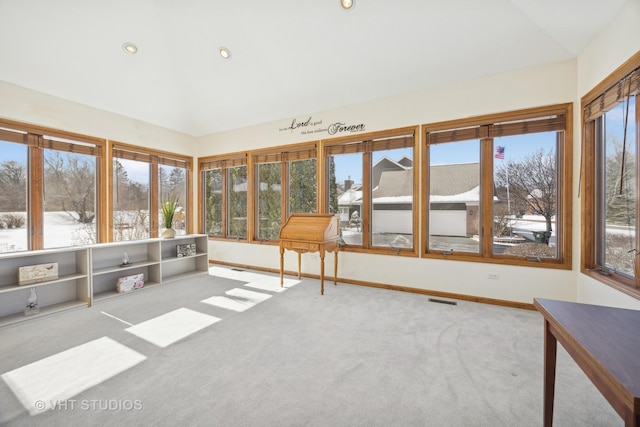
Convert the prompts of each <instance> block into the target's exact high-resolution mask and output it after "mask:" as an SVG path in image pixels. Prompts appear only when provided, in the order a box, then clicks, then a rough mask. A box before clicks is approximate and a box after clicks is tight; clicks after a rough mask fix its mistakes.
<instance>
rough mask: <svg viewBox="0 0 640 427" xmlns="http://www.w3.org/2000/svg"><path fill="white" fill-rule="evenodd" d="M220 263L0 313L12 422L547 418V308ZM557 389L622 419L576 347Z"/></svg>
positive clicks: (590, 419)
mask: <svg viewBox="0 0 640 427" xmlns="http://www.w3.org/2000/svg"><path fill="white" fill-rule="evenodd" d="M212 272H213V273H214V274H216V275H215V276H198V277H194V278H192V279H188V280H185V281H183V282H179V283H168V284H163V285H159V286H156V287H154V288H149V289H145V290H142V291H136V292H135V293H132V294H130V295H123V296H120V297H117V298H113V299H110V300H106V301H103V302H99V303H96V304H95V305H94V306H93V307H91V308H89V309H77V310H72V311H67V312H63V313H59V314H56V315H52V316H45V317H42V318H38V319H32V320H30V321H27V322H23V323H20V324H17V325H13V326H8V327H4V328H0V354H1V355H2V356H1V357H0V375H1V376H2V381H0V425H2V426H74V425H77V426H79V425H82V426H90V425H96V426H98V425H99V426H109V425H113V426H123V425H137V426H154V425H163V426H166V425H175V426H191V425H208V426H368V427H369V426H487V427H494V426H518V427H520V426H540V425H542V363H543V361H542V357H543V338H542V317H541V316H540V315H539V314H538V313H537V312H535V311H526V310H518V309H512V308H505V307H498V306H491V305H484V304H477V303H471V302H466V301H458V302H457V305H448V304H440V303H435V302H429V298H428V297H427V296H424V295H416V294H410V293H403V292H396V291H388V290H382V289H374V288H366V287H359V286H353V285H345V284H338V286H334V285H333V284H332V282H328V283H325V295H324V296H321V295H320V292H319V282H318V281H317V280H311V279H303V280H302V282H301V283H298V284H296V282H297V281H295V280H293V279H292V278H287V284H286V290H284V291H283V292H279V291H280V289H278V287H277V285H275V286H274V283H275V284H277V283H279V280H278V279H279V278H278V277H276V275H271V274H265V273H257V272H240V271H236V270H233V269H226V268H220V267H213V268H212ZM203 301H207V302H203ZM181 334H182V335H181ZM32 400H33V401H32ZM555 402H556V403H555V406H556V409H555V426H558V427H561V426H571V427H573V426H577V425H580V426H610V425H611V426H618V425H620V426H621V425H623V422H622V420H621V419H620V418H619V417H618V416H617V414H616V413H615V412H614V411H613V409H612V408H611V407H610V406H609V404H608V403H607V402H606V401H605V400H604V398H603V397H602V396H601V395H600V394H599V392H598V391H597V389H596V388H595V387H594V386H593V385H592V384H591V382H590V381H589V380H588V379H587V378H586V376H585V375H584V374H583V373H582V371H581V370H580V369H579V368H578V367H577V366H576V365H575V363H574V362H573V361H572V359H571V358H570V357H569V356H568V355H567V354H566V353H565V352H564V350H563V349H562V348H560V349H559V354H558V368H557V383H556V401H555Z"/></svg>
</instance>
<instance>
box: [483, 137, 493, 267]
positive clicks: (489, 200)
mask: <svg viewBox="0 0 640 427" xmlns="http://www.w3.org/2000/svg"><path fill="white" fill-rule="evenodd" d="M480 147H481V148H480V256H481V257H483V258H485V257H486V258H490V257H492V255H493V234H494V233H493V188H494V185H493V168H494V158H493V138H483V139H481V140H480Z"/></svg>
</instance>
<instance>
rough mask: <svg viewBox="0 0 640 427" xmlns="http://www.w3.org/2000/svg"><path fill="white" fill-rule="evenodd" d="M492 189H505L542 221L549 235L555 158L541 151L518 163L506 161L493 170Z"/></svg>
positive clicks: (554, 200)
mask: <svg viewBox="0 0 640 427" xmlns="http://www.w3.org/2000/svg"><path fill="white" fill-rule="evenodd" d="M495 181H496V182H495V185H496V186H500V187H507V186H508V187H509V194H510V197H512V198H513V199H514V200H516V201H517V202H519V203H521V204H522V205H524V206H526V207H527V209H528V210H530V211H531V212H533V213H535V214H538V215H541V216H543V217H544V218H545V220H546V226H547V232H551V229H552V228H551V224H552V221H551V220H552V218H553V216H554V215H555V214H556V209H557V179H556V156H555V154H554V152H553V151H549V152H547V153H545V152H544V150H543V149H539V150H537V151H536V152H534V153H532V154H530V155H528V156H525V157H523V158H522V159H519V160H509V161H508V162H506V163H505V164H503V165H500V166H498V167H497V168H496V173H495Z"/></svg>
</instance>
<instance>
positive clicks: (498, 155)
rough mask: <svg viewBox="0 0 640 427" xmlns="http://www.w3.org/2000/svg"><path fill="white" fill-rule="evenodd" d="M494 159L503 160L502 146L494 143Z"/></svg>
mask: <svg viewBox="0 0 640 427" xmlns="http://www.w3.org/2000/svg"><path fill="white" fill-rule="evenodd" d="M495 158H496V159H501V160H504V147H501V146H499V145H496V155H495Z"/></svg>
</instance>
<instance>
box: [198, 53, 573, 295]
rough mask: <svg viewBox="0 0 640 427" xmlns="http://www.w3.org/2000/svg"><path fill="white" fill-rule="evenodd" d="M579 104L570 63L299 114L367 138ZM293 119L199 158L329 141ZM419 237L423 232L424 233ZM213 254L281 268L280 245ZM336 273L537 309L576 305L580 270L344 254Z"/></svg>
mask: <svg viewBox="0 0 640 427" xmlns="http://www.w3.org/2000/svg"><path fill="white" fill-rule="evenodd" d="M576 99H577V94H576V61H566V62H562V63H556V64H550V65H547V66H542V67H537V68H530V69H525V70H518V71H514V72H509V73H504V74H500V75H493V76H488V77H484V78H481V79H477V80H472V81H467V82H463V83H459V84H452V85H447V86H441V87H437V88H430V89H425V90H421V91H416V92H413V93H410V94H406V95H403V96H397V97H393V98H388V99H383V100H377V101H372V102H367V103H363V104H358V105H352V106H348V107H344V108H341V109H338V110H333V111H326V112H318V113H301V114H300V116H298V117H296V119H297V120H298V121H300V120H305V119H307V118H308V117H309V116H311V117H312V120H314V121H320V120H322V123H323V125H325V124H328V123H333V122H336V121H342V122H347V123H353V124H356V123H364V124H365V125H366V129H365V132H372V131H377V130H384V129H392V128H397V127H404V126H415V125H419V124H424V123H433V122H437V121H442V120H451V119H460V118H464V117H467V116H475V115H483V114H491V113H498V112H505V111H511V110H517V109H523V108H529V107H539V106H545V105H552V104H558V103H566V102H576ZM292 119H294V118H293V117H292V118H290V119H288V120H282V121H278V122H271V123H265V124H262V125H258V126H252V127H248V128H245V129H239V130H234V131H229V132H223V133H218V134H215V135H208V136H206V137H202V138H200V139H199V151H198V154H199V155H213V154H219V153H228V152H233V151H243V150H249V149H256V148H263V147H269V146H277V145H284V144H292V143H297V142H305V141H311V140H317V139H320V138H324V139H327V138H330V136H328V135H327V134H326V133H324V134H321V135H322V136H319V135H318V134H315V133H313V134H307V135H303V134H301V132H300V131H299V130H297V131H281V130H280V129H281V128H285V127H287V126H288V125H289V124H290V123H291V120H292ZM577 145H579V144H577ZM419 158H420V156H419V153H416V159H419ZM577 224H579V222H578V223H577ZM574 234H575V233H574ZM417 235H422V233H421V232H418V233H417ZM209 248H210V251H211V252H210V253H211V254H212V258H213V259H216V260H221V261H226V262H231V263H237V264H246V265H255V266H260V267H265V268H276V269H277V268H278V260H279V250H278V247H277V246H269V245H260V244H256V245H248V244H241V243H237V242H224V241H211V242H210V244H209ZM577 253H579V251H578V252H577ZM296 259H297V258H296V256H295V254H294V253H289V252H288V251H287V253H286V257H285V268H286V269H288V270H296V268H297V261H296ZM326 263H327V265H326V271H327V273H332V271H333V257H332V256H327V260H326ZM302 264H303V265H302V269H303V271H304V272H308V273H312V274H319V261H318V258H317V254H305V255H304V256H303V262H302ZM576 265H577V264H576ZM488 273H497V274H498V275H499V279H498V280H493V279H488V277H487V275H488ZM338 275H339V277H344V278H349V279H352V280H360V281H368V282H374V283H383V284H393V285H398V286H408V287H413V288H421V289H430V290H438V291H444V292H451V293H460V294H467V295H473V296H479V297H486V298H495V299H502V300H510V301H515V302H525V303H531V302H532V300H533V297H536V296H539V297H545V298H556V299H563V300H575V299H576V297H577V296H576V273H575V268H574V270H573V271H569V270H557V269H546V268H523V267H514V266H504V265H497V264H486V263H471V262H459V261H446V260H433V259H421V258H409V257H401V256H383V255H372V254H362V253H352V252H341V253H340V256H339V271H338Z"/></svg>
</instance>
